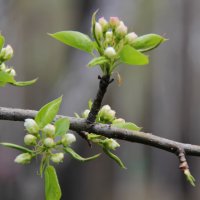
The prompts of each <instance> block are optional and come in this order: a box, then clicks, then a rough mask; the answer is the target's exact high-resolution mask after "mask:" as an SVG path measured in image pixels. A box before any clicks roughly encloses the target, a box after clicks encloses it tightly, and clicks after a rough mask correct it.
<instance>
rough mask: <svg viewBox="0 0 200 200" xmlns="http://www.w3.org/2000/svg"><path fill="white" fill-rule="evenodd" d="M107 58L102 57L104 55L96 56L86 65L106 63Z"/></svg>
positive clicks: (92, 65)
mask: <svg viewBox="0 0 200 200" xmlns="http://www.w3.org/2000/svg"><path fill="white" fill-rule="evenodd" d="M108 62H109V60H108V59H107V58H106V57H104V56H100V57H98V58H94V59H92V60H91V61H90V62H89V63H88V66H89V67H94V66H96V65H102V64H105V63H108Z"/></svg>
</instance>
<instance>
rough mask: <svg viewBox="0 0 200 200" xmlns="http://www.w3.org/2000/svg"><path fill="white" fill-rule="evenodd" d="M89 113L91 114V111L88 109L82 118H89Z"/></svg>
mask: <svg viewBox="0 0 200 200" xmlns="http://www.w3.org/2000/svg"><path fill="white" fill-rule="evenodd" d="M89 113H90V110H89V109H86V110H85V111H84V112H83V113H82V117H83V118H87V117H88V115H89Z"/></svg>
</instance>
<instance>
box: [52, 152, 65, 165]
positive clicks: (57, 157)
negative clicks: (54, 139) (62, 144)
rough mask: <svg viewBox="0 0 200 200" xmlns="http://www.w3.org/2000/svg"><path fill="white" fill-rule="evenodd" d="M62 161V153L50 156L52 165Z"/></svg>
mask: <svg viewBox="0 0 200 200" xmlns="http://www.w3.org/2000/svg"><path fill="white" fill-rule="evenodd" d="M63 159H64V153H55V154H53V155H52V156H51V161H53V162H54V163H60V162H62V161H63Z"/></svg>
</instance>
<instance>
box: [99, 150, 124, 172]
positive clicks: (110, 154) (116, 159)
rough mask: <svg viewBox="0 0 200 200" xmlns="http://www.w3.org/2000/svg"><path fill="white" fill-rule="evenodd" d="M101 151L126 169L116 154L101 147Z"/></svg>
mask: <svg viewBox="0 0 200 200" xmlns="http://www.w3.org/2000/svg"><path fill="white" fill-rule="evenodd" d="M103 151H104V152H105V153H106V154H107V155H108V156H109V157H110V158H111V159H113V160H114V161H115V162H116V163H117V164H118V165H119V166H120V167H121V168H123V169H126V167H125V165H124V164H123V162H122V161H121V160H120V158H119V157H118V156H116V155H115V154H113V153H111V152H110V151H109V150H108V149H106V148H103Z"/></svg>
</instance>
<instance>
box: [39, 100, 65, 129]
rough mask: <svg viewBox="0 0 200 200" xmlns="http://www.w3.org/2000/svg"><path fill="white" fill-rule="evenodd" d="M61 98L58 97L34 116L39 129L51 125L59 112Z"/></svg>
mask: <svg viewBox="0 0 200 200" xmlns="http://www.w3.org/2000/svg"><path fill="white" fill-rule="evenodd" d="M61 102H62V97H59V98H57V99H55V100H53V101H51V102H49V103H48V104H46V105H45V106H43V107H42V108H41V109H40V110H39V111H38V113H37V115H36V116H35V121H36V122H37V124H38V126H39V127H40V128H43V127H44V126H46V125H47V124H49V123H51V122H52V121H53V119H54V118H55V116H56V114H57V113H58V111H59V108H60V104H61Z"/></svg>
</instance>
